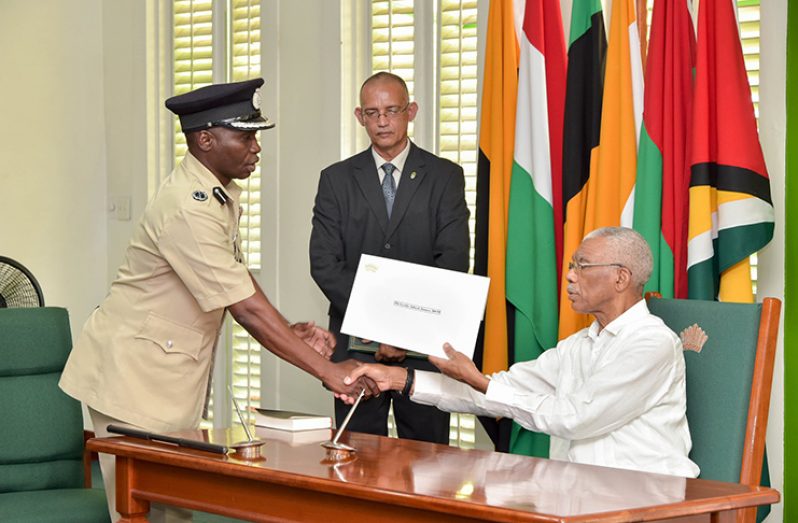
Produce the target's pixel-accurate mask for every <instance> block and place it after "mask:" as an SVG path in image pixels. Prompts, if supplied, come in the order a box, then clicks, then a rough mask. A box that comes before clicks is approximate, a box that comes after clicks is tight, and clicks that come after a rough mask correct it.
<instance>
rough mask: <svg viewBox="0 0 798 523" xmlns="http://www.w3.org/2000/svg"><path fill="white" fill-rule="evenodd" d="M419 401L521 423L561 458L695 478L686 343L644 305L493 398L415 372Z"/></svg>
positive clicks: (500, 387)
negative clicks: (548, 437)
mask: <svg viewBox="0 0 798 523" xmlns="http://www.w3.org/2000/svg"><path fill="white" fill-rule="evenodd" d="M412 399H413V401H416V402H418V403H423V404H427V405H435V406H437V407H438V408H440V409H442V410H446V411H450V412H471V413H474V414H478V415H488V416H503V417H508V418H513V419H514V420H515V421H516V422H517V423H518V424H520V425H521V426H523V427H525V428H527V429H529V430H533V431H536V432H545V433H547V434H550V435H552V436H555V437H556V438H553V440H554V441H553V444H552V455H551V457H552V458H553V459H562V460H567V461H572V462H575V463H588V464H593V465H602V466H607V467H615V468H624V469H633V470H643V471H648V472H658V473H662V474H671V475H675V476H685V477H696V476H697V475H698V472H699V470H698V466H696V464H695V463H693V462H692V461H691V460H690V459H689V458H688V457H687V455H688V453H689V452H690V448H691V446H692V442H691V440H690V431H689V429H688V426H687V416H686V402H687V400H686V392H685V368H684V355H683V354H682V343H681V341H680V340H679V338H678V336H676V334H675V333H674V332H673V331H671V330H670V329H669V328H668V327H667V326H666V325H665V324H664V323H663V322H662V320H661V319H660V318H658V317H657V316H654V315H653V314H651V313H650V312H649V311H648V307H647V306H646V303H645V300H640V301H639V302H638V303H636V304H635V305H634V306H632V307H631V308H630V309H629V310H627V311H626V312H624V313H623V314H622V315H621V316H619V317H618V318H616V319H615V320H614V321H612V322H611V323H610V324H609V325H607V326H606V327H605V328H604V329H603V330H601V332H599V325H598V322H595V321H594V322H593V324H592V325H591V326H590V327H589V328H586V329H582V330H581V331H579V332H577V333H575V334H573V335H571V336H569V337H568V338H566V339H564V340H562V341H561V342H560V343H558V344H557V347H556V348H555V349H552V350H548V351H545V352H544V353H543V354H541V355H540V357H538V358H537V359H536V360H533V361H527V362H522V363H517V364H515V365H513V366H512V367H511V368H510V369H509V370H507V371H502V372H497V373H495V374H493V375H491V376H490V384H489V385H488V390H487V393H486V394H482V393H480V392H478V391H476V390H474V389H473V388H471V387H470V386H468V385H466V384H464V383H461V382H459V381H455V380H453V379H451V378H448V377H446V376H443V375H440V374H436V373H432V372H421V371H416V382H415V390H414V393H413V396H412Z"/></svg>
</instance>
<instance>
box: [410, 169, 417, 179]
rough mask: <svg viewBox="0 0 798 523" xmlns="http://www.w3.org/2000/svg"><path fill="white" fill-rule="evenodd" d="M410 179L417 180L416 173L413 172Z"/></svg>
mask: <svg viewBox="0 0 798 523" xmlns="http://www.w3.org/2000/svg"><path fill="white" fill-rule="evenodd" d="M410 179H411V180H415V179H416V171H413V172H412V173H410Z"/></svg>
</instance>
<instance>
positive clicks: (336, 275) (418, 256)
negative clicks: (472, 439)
mask: <svg viewBox="0 0 798 523" xmlns="http://www.w3.org/2000/svg"><path fill="white" fill-rule="evenodd" d="M413 173H415V176H413ZM468 214H469V213H468V207H467V206H466V202H465V178H464V176H463V169H462V168H461V167H460V166H459V165H457V164H455V163H453V162H450V161H449V160H445V159H443V158H439V157H437V156H435V155H433V154H431V153H429V152H427V151H425V150H423V149H420V148H419V147H416V146H415V145H414V144H413V143H411V144H410V152H409V154H408V156H407V161H406V162H405V165H404V169H403V170H402V176H401V178H400V180H399V186H398V188H397V191H396V198H395V200H394V204H393V211H392V213H391V219H390V221H388V213H387V211H386V209H385V200H384V199H383V194H382V188H381V186H380V180H379V177H378V175H377V168H376V166H375V164H374V157H373V156H372V154H371V149H366V150H365V151H363V152H362V153H360V154H357V155H355V156H353V157H351V158H348V159H346V160H343V161H341V162H338V163H336V164H333V165H331V166H330V167H328V168H326V169H324V170H323V171H322V172H321V179H320V180H319V190H318V193H317V194H316V203H315V206H314V208H313V232H312V233H311V236H310V270H311V275H312V276H313V279H314V280H315V281H316V283H317V284H318V285H319V287H320V288H321V290H322V292H324V294H325V296H327V298H328V299H329V300H330V310H329V314H330V330H331V331H333V332H335V333H336V335H337V336H338V339H337V346H336V350H335V356H334V359H335V360H341V359H345V358H346V357H348V355H347V342H348V337H347V336H341V335H340V328H341V323H342V322H343V317H344V312H345V311H346V306H347V303H348V302H349V294H350V292H351V290H352V283H353V282H354V278H355V272H356V271H357V265H358V262H359V261H360V255H361V254H364V253H365V254H373V255H377V256H383V257H385V258H393V259H397V260H402V261H408V262H413V263H420V264H423V265H430V266H436V267H442V268H445V269H452V270H457V271H467V270H468V251H469V237H468ZM349 356H351V355H349ZM358 356H359V355H358ZM359 359H363V358H359ZM371 361H373V358H372V359H371ZM402 365H405V366H413V367H415V368H423V369H429V368H434V367H432V365H431V364H430V363H428V362H426V361H419V360H414V359H413V358H408V359H407V360H405V362H404V363H403V364H402Z"/></svg>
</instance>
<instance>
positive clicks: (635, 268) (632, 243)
mask: <svg viewBox="0 0 798 523" xmlns="http://www.w3.org/2000/svg"><path fill="white" fill-rule="evenodd" d="M591 238H605V239H606V240H607V246H608V247H609V250H610V252H611V254H612V255H613V261H617V263H620V264H621V265H623V266H624V267H626V268H627V269H629V271H631V273H632V282H633V283H634V284H635V285H637V286H638V287H639V288H640V290H641V291H642V289H643V287H644V286H645V284H646V283H647V282H648V279H649V278H650V277H651V272H652V271H653V270H654V258H653V256H652V255H651V248H650V247H649V246H648V242H646V239H645V238H643V236H642V235H641V234H640V233H639V232H637V231H635V230H634V229H630V228H628V227H601V228H600V229H596V230H594V231H592V232H590V233H589V234H588V235H587V236H585V240H588V239H591Z"/></svg>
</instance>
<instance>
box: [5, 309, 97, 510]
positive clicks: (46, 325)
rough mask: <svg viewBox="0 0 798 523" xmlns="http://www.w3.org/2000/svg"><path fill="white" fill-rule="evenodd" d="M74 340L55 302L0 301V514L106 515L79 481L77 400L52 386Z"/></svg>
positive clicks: (80, 451)
mask: <svg viewBox="0 0 798 523" xmlns="http://www.w3.org/2000/svg"><path fill="white" fill-rule="evenodd" d="M71 348H72V337H71V334H70V329H69V317H68V315H67V311H66V310H65V309H61V308H56V307H36V308H14V309H0V521H3V522H4V523H11V522H20V523H22V522H24V523H36V522H73V521H74V522H81V523H91V522H100V521H102V522H107V521H110V517H109V515H108V505H107V504H106V501H105V492H104V491H103V490H99V489H90V488H84V466H83V464H84V463H83V417H82V414H81V408H80V403H79V402H77V401H75V400H74V399H72V398H70V397H69V396H67V395H66V394H64V393H63V392H61V389H59V388H58V379H59V377H60V376H61V371H62V370H63V368H64V364H65V363H66V359H67V356H68V355H69V351H70V349H71Z"/></svg>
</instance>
